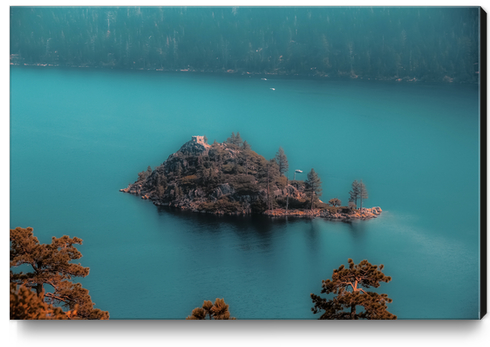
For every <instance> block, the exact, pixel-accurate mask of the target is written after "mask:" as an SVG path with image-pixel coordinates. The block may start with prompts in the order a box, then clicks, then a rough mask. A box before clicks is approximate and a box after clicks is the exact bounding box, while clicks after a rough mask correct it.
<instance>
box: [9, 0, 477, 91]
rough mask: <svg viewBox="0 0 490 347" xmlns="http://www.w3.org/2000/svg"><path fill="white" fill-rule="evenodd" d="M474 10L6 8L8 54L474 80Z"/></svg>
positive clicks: (153, 65)
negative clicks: (8, 38) (7, 10)
mask: <svg viewBox="0 0 490 347" xmlns="http://www.w3.org/2000/svg"><path fill="white" fill-rule="evenodd" d="M478 14H479V9H478V8H476V7H473V8H415V7H414V8H381V7H379V8H377V7H375V8H368V7H357V8H356V7H337V8H288V7H276V8H247V7H246V8H242V7H238V8H236V7H224V8H223V7H222V8H210V7H206V8H198V7H188V8H177V7H164V8H156V7H62V8H59V7H58V8H57V7H37V8H34V7H11V13H10V28H11V36H10V37H11V42H10V53H11V54H12V55H14V56H13V57H12V61H13V62H18V63H28V64H36V63H48V64H59V65H77V66H79V65H84V66H93V67H115V68H137V69H164V70H167V69H168V70H177V69H191V70H198V71H227V70H234V71H237V72H242V73H243V72H251V73H266V72H267V73H279V74H309V75H329V76H359V77H363V78H379V79H385V78H386V79H392V78H407V79H408V78H417V79H421V80H444V79H446V80H447V79H448V78H454V80H455V81H461V82H477V81H478V73H477V72H478V71H479V66H478V30H479V17H478ZM446 76H447V77H446Z"/></svg>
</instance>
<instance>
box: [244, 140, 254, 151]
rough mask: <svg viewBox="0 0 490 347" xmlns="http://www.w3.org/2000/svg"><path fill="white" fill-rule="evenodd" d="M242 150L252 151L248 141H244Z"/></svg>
mask: <svg viewBox="0 0 490 347" xmlns="http://www.w3.org/2000/svg"><path fill="white" fill-rule="evenodd" d="M242 149H243V150H245V151H248V150H251V149H252V147H251V146H250V144H249V143H248V142H247V141H243V144H242Z"/></svg>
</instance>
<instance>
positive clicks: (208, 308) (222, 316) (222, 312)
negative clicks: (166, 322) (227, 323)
mask: <svg viewBox="0 0 490 347" xmlns="http://www.w3.org/2000/svg"><path fill="white" fill-rule="evenodd" d="M228 307H229V306H228V305H227V304H226V303H225V300H224V299H218V298H216V300H215V302H214V304H213V303H212V302H211V301H209V300H204V303H203V304H202V307H196V308H195V309H193V310H192V313H191V315H190V316H188V317H187V318H186V319H187V320H205V319H206V318H207V317H209V319H210V320H235V319H236V318H234V317H230V311H229V308H228Z"/></svg>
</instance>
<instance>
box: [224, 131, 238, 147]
mask: <svg viewBox="0 0 490 347" xmlns="http://www.w3.org/2000/svg"><path fill="white" fill-rule="evenodd" d="M235 141H236V136H235V132H233V131H232V132H231V136H230V137H229V138H227V139H226V143H229V144H232V145H233V144H235Z"/></svg>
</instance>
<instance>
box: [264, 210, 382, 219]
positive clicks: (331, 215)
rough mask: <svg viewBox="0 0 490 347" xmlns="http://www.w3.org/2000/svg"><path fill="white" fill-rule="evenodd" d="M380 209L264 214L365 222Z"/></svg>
mask: <svg viewBox="0 0 490 347" xmlns="http://www.w3.org/2000/svg"><path fill="white" fill-rule="evenodd" d="M381 212H382V210H381V207H372V208H363V209H362V211H359V210H354V211H342V210H341V211H336V212H333V211H331V210H328V209H313V210H298V209H292V210H291V209H289V210H288V211H287V213H286V210H285V209H275V210H268V211H265V212H264V214H266V215H268V216H270V217H278V218H281V217H297V218H316V217H321V218H325V219H328V220H338V221H351V220H356V219H359V220H367V219H371V218H376V217H378V216H379V215H380V214H381Z"/></svg>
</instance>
